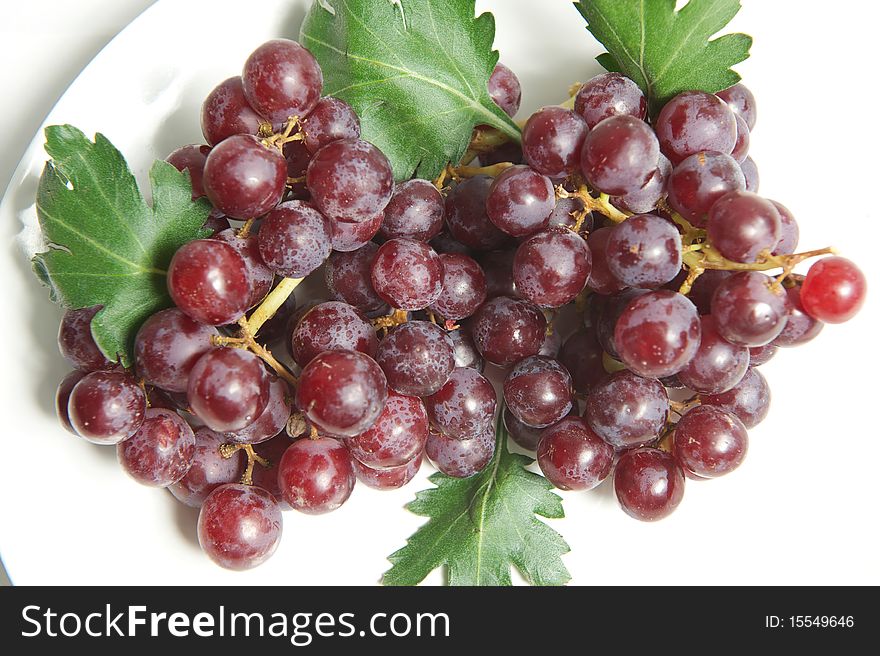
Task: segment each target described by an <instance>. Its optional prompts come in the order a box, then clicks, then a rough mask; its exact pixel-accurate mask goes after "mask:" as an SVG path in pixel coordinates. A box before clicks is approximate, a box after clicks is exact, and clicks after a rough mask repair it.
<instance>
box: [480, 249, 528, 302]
mask: <svg viewBox="0 0 880 656" xmlns="http://www.w3.org/2000/svg"><path fill="white" fill-rule="evenodd" d="M514 257H516V251H490V252H489V253H484V254H483V255H481V256H480V260H479V262H480V266H481V267H482V269H483V274H484V275H485V276H486V298H495V297H496V296H509V297H510V298H519V294H517V293H516V283H514V282H513V258H514Z"/></svg>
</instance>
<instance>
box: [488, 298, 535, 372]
mask: <svg viewBox="0 0 880 656" xmlns="http://www.w3.org/2000/svg"><path fill="white" fill-rule="evenodd" d="M546 329H547V319H546V318H545V317H544V314H543V313H542V312H541V310H539V309H538V307H537V306H535V305H533V304H532V303H529V302H528V301H523V300H520V299H512V298H507V297H506V296H499V297H497V298H493V299H490V300H488V301H486V302H485V303H484V304H483V306H482V307H481V308H480V309H479V310H477V313H476V314H475V315H474V318H473V323H472V328H471V335H472V336H473V338H474V344H476V346H477V350H478V351H479V352H480V355H482V356H483V357H484V358H486V359H487V360H488V361H489V362H491V363H493V364H497V365H499V366H502V367H504V366H507V365H511V364H513V363H514V362H517V361H518V360H522V359H523V358H527V357H529V356H530V355H537V353H538V351H540V350H541V345H542V344H543V343H544V335H545V332H546Z"/></svg>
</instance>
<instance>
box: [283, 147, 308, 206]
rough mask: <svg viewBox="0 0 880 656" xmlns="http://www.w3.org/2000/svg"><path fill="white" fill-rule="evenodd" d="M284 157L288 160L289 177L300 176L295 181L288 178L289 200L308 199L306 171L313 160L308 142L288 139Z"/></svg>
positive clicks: (284, 148)
mask: <svg viewBox="0 0 880 656" xmlns="http://www.w3.org/2000/svg"><path fill="white" fill-rule="evenodd" d="M282 153H283V154H284V159H285V160H286V161H287V177H288V178H298V180H297V181H296V182H294V183H291V182H290V181H289V180H288V183H287V188H288V189H289V190H290V192H291V196H290V197H289V198H288V200H292V199H296V200H307V199H308V197H309V190H308V188H307V187H306V180H305V176H306V171H307V170H308V168H309V162H311V161H312V154H311V153H310V152H309V150H308V148H306V144H305V142H304V141H302V140H298V141H288V142H287V143H286V144H284V146H283V147H282Z"/></svg>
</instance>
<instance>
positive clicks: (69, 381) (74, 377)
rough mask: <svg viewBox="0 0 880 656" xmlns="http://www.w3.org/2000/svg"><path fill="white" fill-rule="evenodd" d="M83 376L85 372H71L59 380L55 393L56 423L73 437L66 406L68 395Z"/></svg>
mask: <svg viewBox="0 0 880 656" xmlns="http://www.w3.org/2000/svg"><path fill="white" fill-rule="evenodd" d="M85 375H86V372H85V371H80V370H78V369H77V370H76V371H71V372H70V373H69V374H67V375H66V376H65V377H64V378H63V379H62V380H61V382H60V383H59V384H58V389H57V390H56V391H55V414H57V415H58V421H60V422H61V425H62V426H64V428H65V430H67V431H68V432H70V433H73V434H74V435H76V434H77V433H76V431H75V430H74V428H73V426H72V425H71V423H70V415H69V414H68V412H67V406H68V403H69V402H70V393H71V392H72V391H73V388H74V387H75V386H76V384H77V383H78V382H79V381H81V380H82V379H83V377H85Z"/></svg>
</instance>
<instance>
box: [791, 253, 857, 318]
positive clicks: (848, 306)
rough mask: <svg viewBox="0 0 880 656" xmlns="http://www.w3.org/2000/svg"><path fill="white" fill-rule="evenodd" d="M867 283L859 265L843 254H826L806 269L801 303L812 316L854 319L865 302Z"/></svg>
mask: <svg viewBox="0 0 880 656" xmlns="http://www.w3.org/2000/svg"><path fill="white" fill-rule="evenodd" d="M867 288H868V283H867V281H866V280H865V275H864V274H863V273H862V272H861V271H860V270H859V268H858V267H857V266H856V265H855V264H854V263H853V262H850V261H849V260H847V259H845V258H843V257H826V258H823V259H821V260H819V261H818V262H816V263H814V264H813V265H812V266H811V267H810V270H809V271H807V277H806V278H805V279H804V282H803V285H802V286H801V303H802V304H803V307H804V310H805V311H806V312H807V314H809V315H810V316H812V317H815V318H816V319H819V320H820V321H824V322H825V323H843V322H844V321H849V320H850V319H852V318H853V317H854V316H855V315H856V313H858V311H859V309H861V307H862V305H863V304H864V302H865V295H866V293H867Z"/></svg>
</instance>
